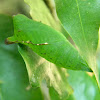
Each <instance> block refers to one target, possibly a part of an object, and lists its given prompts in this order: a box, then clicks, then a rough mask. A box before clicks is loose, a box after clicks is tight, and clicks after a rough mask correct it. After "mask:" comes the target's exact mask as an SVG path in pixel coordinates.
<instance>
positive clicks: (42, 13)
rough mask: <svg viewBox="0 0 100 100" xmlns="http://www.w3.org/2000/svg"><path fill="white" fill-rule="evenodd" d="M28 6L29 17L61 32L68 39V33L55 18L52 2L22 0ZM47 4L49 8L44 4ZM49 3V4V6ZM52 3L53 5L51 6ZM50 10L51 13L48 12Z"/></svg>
mask: <svg viewBox="0 0 100 100" xmlns="http://www.w3.org/2000/svg"><path fill="white" fill-rule="evenodd" d="M24 1H25V2H26V3H27V4H28V5H29V6H30V15H31V17H32V19H33V20H35V21H38V22H41V23H44V24H46V25H48V26H50V27H53V28H54V29H56V30H58V31H60V32H62V33H63V34H64V35H65V36H66V37H67V38H69V35H68V33H67V32H66V31H65V29H64V28H63V27H62V25H61V23H60V22H59V20H58V18H57V14H56V12H55V10H56V8H55V5H54V4H55V3H54V1H53V0H50V1H45V0H24ZM44 1H45V2H48V3H49V5H50V6H51V7H49V8H48V7H47V5H46V3H45V2H44ZM50 3H51V4H50ZM53 3H54V4H53ZM51 9H52V11H50V10H51ZM51 12H55V14H54V13H53V14H51Z"/></svg>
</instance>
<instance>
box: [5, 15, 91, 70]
mask: <svg viewBox="0 0 100 100" xmlns="http://www.w3.org/2000/svg"><path fill="white" fill-rule="evenodd" d="M7 42H8V43H10V42H13V43H21V44H24V45H27V46H29V47H30V48H32V49H33V51H35V52H36V53H38V54H39V55H40V56H42V57H44V58H45V59H47V60H48V61H50V62H53V63H54V64H56V65H57V66H59V67H65V68H68V69H73V70H85V71H90V69H89V67H88V65H87V63H86V62H85V61H84V60H83V58H82V57H81V56H80V55H79V53H78V52H77V50H76V49H75V48H74V47H73V46H72V45H71V44H70V43H69V41H68V40H67V39H66V38H65V37H64V36H63V35H62V34H61V33H60V32H57V31H55V30H54V29H52V28H51V27H49V26H46V25H44V24H42V23H39V22H35V21H33V20H31V19H28V18H27V17H25V16H23V15H17V16H15V17H14V36H13V37H10V38H8V39H7Z"/></svg>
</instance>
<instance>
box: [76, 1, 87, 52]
mask: <svg viewBox="0 0 100 100" xmlns="http://www.w3.org/2000/svg"><path fill="white" fill-rule="evenodd" d="M76 4H77V9H78V13H79V14H78V15H79V19H80V24H81V28H82V34H83V37H84V40H85V42H86V47H87V49H88V53H89V48H88V44H87V40H86V38H85V32H84V28H83V23H82V18H81V14H80V8H79V3H78V0H76Z"/></svg>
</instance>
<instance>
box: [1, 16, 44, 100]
mask: <svg viewBox="0 0 100 100" xmlns="http://www.w3.org/2000/svg"><path fill="white" fill-rule="evenodd" d="M12 34H13V20H12V17H9V16H5V15H0V100H33V99H34V100H43V97H42V94H41V91H40V88H37V89H34V88H32V87H31V86H30V84H29V80H28V75H27V71H26V67H25V64H24V61H23V59H22V57H21V56H20V54H19V53H18V50H17V46H16V45H10V46H9V45H5V44H4V41H5V39H6V38H7V37H8V36H11V35H12Z"/></svg>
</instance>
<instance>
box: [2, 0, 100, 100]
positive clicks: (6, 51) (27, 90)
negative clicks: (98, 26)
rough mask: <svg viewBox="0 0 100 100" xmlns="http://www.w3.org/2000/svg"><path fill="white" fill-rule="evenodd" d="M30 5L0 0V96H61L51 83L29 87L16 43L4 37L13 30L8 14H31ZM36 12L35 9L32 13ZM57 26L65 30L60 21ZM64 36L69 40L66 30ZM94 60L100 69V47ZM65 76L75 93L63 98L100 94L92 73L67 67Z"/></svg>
mask: <svg viewBox="0 0 100 100" xmlns="http://www.w3.org/2000/svg"><path fill="white" fill-rule="evenodd" d="M33 1H34V0H33ZM45 2H46V0H45ZM47 4H48V3H47ZM47 7H48V9H49V10H50V12H51V14H52V15H53V16H54V19H56V20H57V23H59V21H58V19H57V16H56V13H55V9H52V6H50V5H47ZM29 9H30V8H29V6H28V5H27V4H25V2H24V1H23V0H0V100H42V99H45V100H60V99H61V98H60V97H59V96H58V93H57V92H56V91H55V90H54V88H53V87H50V88H47V86H45V85H42V87H41V88H32V87H31V86H30V84H29V79H28V73H27V70H26V66H25V63H24V61H23V59H22V57H21V56H20V54H19V52H18V50H17V45H16V44H14V45H5V43H4V41H5V39H6V38H7V37H9V36H11V35H12V34H13V22H12V17H10V16H12V15H16V14H18V13H21V14H24V15H26V16H28V17H30V14H29ZM37 12H38V10H36V12H34V14H35V13H37ZM30 18H31V17H30ZM58 27H60V30H61V31H63V33H64V34H66V32H65V31H64V30H63V28H62V27H61V26H60V25H59V26H58ZM58 27H56V28H58ZM66 37H67V38H68V39H69V40H70V37H69V36H68V34H67V35H66ZM70 41H71V42H72V40H70ZM72 43H73V42H72ZM97 63H98V67H99V72H100V47H99V48H98V52H97ZM99 76H100V75H99ZM67 79H68V82H69V84H70V85H71V86H72V88H73V90H74V93H73V94H72V95H71V96H69V98H68V97H67V98H64V99H65V100H67V99H69V100H98V99H99V98H100V93H99V90H98V86H97V84H96V81H95V78H94V75H92V74H91V73H86V72H82V71H72V70H67ZM99 80H100V78H99Z"/></svg>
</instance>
